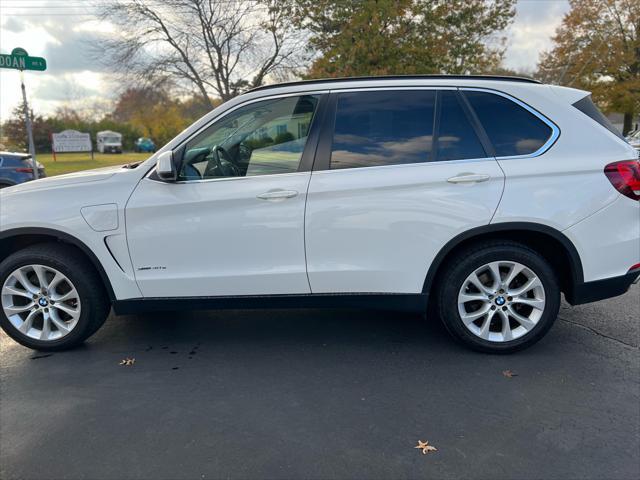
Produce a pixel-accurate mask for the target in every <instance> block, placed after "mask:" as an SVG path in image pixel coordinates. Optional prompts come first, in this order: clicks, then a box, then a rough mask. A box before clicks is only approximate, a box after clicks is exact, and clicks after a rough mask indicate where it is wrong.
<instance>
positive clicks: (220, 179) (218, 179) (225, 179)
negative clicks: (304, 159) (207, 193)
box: [145, 171, 311, 185]
mask: <svg viewBox="0 0 640 480" xmlns="http://www.w3.org/2000/svg"><path fill="white" fill-rule="evenodd" d="M310 174H311V172H310V171H308V172H287V173H267V174H265V175H249V176H244V177H214V178H201V179H199V180H176V181H175V182H165V181H164V180H158V179H155V178H150V177H149V175H147V176H146V177H145V179H146V180H149V181H150V182H158V183H167V184H170V185H182V184H192V183H209V182H232V181H239V180H247V181H249V180H251V179H257V178H264V177H269V178H273V177H290V176H292V175H310Z"/></svg>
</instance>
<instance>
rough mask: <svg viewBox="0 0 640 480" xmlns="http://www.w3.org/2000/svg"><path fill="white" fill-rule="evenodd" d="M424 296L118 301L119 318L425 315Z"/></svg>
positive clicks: (245, 297) (330, 296)
mask: <svg viewBox="0 0 640 480" xmlns="http://www.w3.org/2000/svg"><path fill="white" fill-rule="evenodd" d="M427 298H428V297H427V295H426V294H424V293H415V294H413V293H407V294H405V293H343V294H333V293H332V294H321V293H316V294H313V293H312V294H300V295H246V296H227V297H167V298H132V299H128V300H116V301H114V302H113V309H114V311H115V313H116V314H118V315H127V314H135V313H141V312H157V311H173V310H219V309H220V310H222V309H261V308H359V309H371V310H395V311H402V312H424V311H426V308H427Z"/></svg>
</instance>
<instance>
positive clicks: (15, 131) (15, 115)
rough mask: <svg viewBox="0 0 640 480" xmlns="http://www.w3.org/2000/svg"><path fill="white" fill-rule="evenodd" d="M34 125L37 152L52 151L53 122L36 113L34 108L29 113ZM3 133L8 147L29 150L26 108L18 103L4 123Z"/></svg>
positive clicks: (34, 140) (15, 149) (14, 149)
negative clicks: (25, 118) (25, 117)
mask: <svg viewBox="0 0 640 480" xmlns="http://www.w3.org/2000/svg"><path fill="white" fill-rule="evenodd" d="M29 115H30V116H31V123H32V127H33V142H34V144H35V147H36V152H50V151H51V139H50V135H51V133H52V132H53V131H54V130H53V127H52V125H51V122H50V121H49V120H48V119H45V118H43V117H42V115H34V114H33V110H31V112H30V113H29ZM2 132H3V135H5V136H6V137H7V145H6V148H7V149H8V150H12V151H24V152H26V151H27V150H28V145H27V127H26V124H25V121H24V108H23V106H22V105H18V106H17V107H15V108H14V109H13V111H12V112H11V116H10V117H9V118H8V119H7V120H6V121H5V122H4V123H3V125H2Z"/></svg>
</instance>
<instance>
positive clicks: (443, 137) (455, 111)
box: [437, 90, 486, 161]
mask: <svg viewBox="0 0 640 480" xmlns="http://www.w3.org/2000/svg"><path fill="white" fill-rule="evenodd" d="M440 98H441V104H440V126H439V128H438V154H437V160H438V161H441V160H462V159H465V158H483V157H486V154H485V152H484V149H483V148H482V144H481V143H480V140H478V137H477V136H476V132H475V131H474V129H473V127H472V126H471V123H470V122H469V119H468V118H467V115H466V113H465V112H464V110H463V108H462V105H461V104H460V99H459V97H458V94H457V93H456V92H454V91H451V90H443V91H442V92H440Z"/></svg>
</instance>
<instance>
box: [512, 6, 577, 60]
mask: <svg viewBox="0 0 640 480" xmlns="http://www.w3.org/2000/svg"><path fill="white" fill-rule="evenodd" d="M569 9H570V6H569V1H568V0H518V3H517V5H516V17H515V20H514V22H513V24H512V25H511V27H510V29H509V31H508V42H507V52H506V55H505V61H504V63H505V66H506V67H508V68H511V69H514V70H518V71H524V72H531V71H533V70H535V68H536V65H537V63H538V59H539V56H540V54H541V53H542V52H543V51H544V50H547V49H549V48H551V37H553V35H554V33H555V30H556V28H557V27H558V26H559V25H560V22H562V18H563V16H564V14H565V13H567V12H568V11H569Z"/></svg>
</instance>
